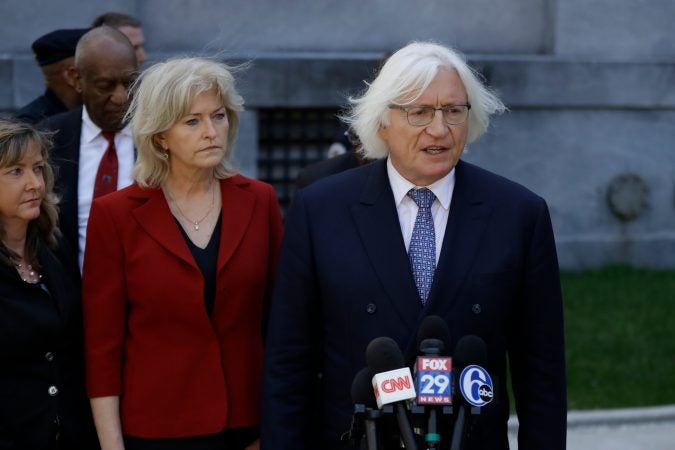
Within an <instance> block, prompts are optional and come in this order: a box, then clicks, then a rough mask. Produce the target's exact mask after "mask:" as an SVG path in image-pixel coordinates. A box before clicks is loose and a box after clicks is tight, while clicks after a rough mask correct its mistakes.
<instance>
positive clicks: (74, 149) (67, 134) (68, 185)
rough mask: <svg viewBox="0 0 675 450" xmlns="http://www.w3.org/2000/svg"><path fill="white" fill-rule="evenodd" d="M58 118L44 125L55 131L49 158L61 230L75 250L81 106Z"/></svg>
mask: <svg viewBox="0 0 675 450" xmlns="http://www.w3.org/2000/svg"><path fill="white" fill-rule="evenodd" d="M56 117H59V119H60V120H59V122H55V123H54V124H51V123H50V122H48V125H47V127H52V129H55V131H56V130H58V133H57V134H56V137H55V146H54V154H53V160H54V163H55V166H56V167H57V173H56V174H55V178H56V180H57V185H58V191H59V194H60V196H61V201H60V204H59V208H60V210H61V211H60V214H59V217H60V219H61V229H62V231H63V233H64V235H65V236H66V238H67V239H68V241H69V242H68V243H69V244H70V245H71V246H73V247H74V248H75V249H77V248H78V247H79V236H78V234H79V232H78V228H79V227H78V224H77V217H78V211H77V203H78V202H77V183H78V177H79V161H80V135H81V133H82V107H79V108H76V109H74V110H72V111H69V112H67V113H65V114H64V115H63V116H62V117H60V116H56Z"/></svg>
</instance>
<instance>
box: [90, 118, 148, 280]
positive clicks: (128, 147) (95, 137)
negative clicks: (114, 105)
mask: <svg viewBox="0 0 675 450" xmlns="http://www.w3.org/2000/svg"><path fill="white" fill-rule="evenodd" d="M107 148H108V141H107V140H106V139H105V138H104V137H103V136H102V135H101V129H100V128H99V127H98V126H97V125H96V124H94V122H92V120H91V118H90V117H89V114H88V113H87V108H86V107H83V108H82V133H81V134H80V159H79V168H78V175H77V225H78V236H79V244H80V253H79V255H78V258H79V262H80V269H82V261H83V258H84V246H85V243H86V240H87V222H88V221H89V209H91V202H92V200H93V196H94V181H95V180H96V173H97V172H98V166H99V164H100V163H101V158H103V154H104V153H105V151H106V149H107ZM115 149H116V150H117V164H118V172H117V189H122V188H124V187H126V186H129V185H130V184H131V183H132V182H133V181H134V180H133V178H132V174H131V172H132V169H133V167H134V159H135V158H134V140H133V137H132V136H131V128H130V127H129V125H127V126H125V127H124V128H123V129H122V130H120V131H118V132H117V133H116V134H115Z"/></svg>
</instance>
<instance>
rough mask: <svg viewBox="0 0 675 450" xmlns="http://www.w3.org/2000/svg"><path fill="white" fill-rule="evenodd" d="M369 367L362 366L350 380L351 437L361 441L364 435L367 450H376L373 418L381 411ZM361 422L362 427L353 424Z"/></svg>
mask: <svg viewBox="0 0 675 450" xmlns="http://www.w3.org/2000/svg"><path fill="white" fill-rule="evenodd" d="M371 378H372V377H371V375H370V369H368V368H367V367H364V368H363V369H361V370H360V371H358V372H357V373H356V375H355V376H354V381H353V382H352V401H353V402H354V421H355V422H354V423H353V424H352V432H351V433H350V434H352V438H354V437H355V436H353V435H354V434H356V435H357V436H356V438H357V439H358V440H359V441H361V439H362V437H363V436H364V435H365V438H366V448H367V449H368V450H378V446H377V426H376V424H375V420H376V419H377V418H379V417H380V415H381V411H380V410H379V409H377V405H376V402H375V394H374V392H373V384H372V381H371ZM360 423H362V424H363V427H356V426H355V424H360Z"/></svg>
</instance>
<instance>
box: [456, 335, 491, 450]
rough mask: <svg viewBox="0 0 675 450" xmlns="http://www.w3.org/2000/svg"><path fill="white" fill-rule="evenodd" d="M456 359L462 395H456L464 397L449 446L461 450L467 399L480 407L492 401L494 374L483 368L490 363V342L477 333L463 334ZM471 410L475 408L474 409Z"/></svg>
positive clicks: (458, 382) (458, 384)
mask: <svg viewBox="0 0 675 450" xmlns="http://www.w3.org/2000/svg"><path fill="white" fill-rule="evenodd" d="M454 361H455V367H456V368H457V369H458V370H459V369H461V374H460V376H459V379H458V381H457V388H458V389H459V391H460V392H461V393H462V396H461V398H460V396H459V395H456V396H455V398H456V399H457V400H463V401H462V402H461V404H460V405H459V411H458V413H457V420H456V421H455V427H454V429H453V432H452V442H451V443H450V450H461V448H462V444H463V439H464V434H465V432H466V414H467V411H466V409H467V408H468V406H467V403H468V404H469V405H472V406H474V407H476V408H480V407H482V406H485V405H487V404H488V403H490V402H491V401H492V399H493V398H494V394H493V384H492V378H490V374H489V373H488V372H487V370H485V369H484V368H483V366H487V362H488V356H487V346H486V345H485V341H483V339H481V338H479V337H478V336H474V335H468V336H464V337H462V338H461V339H460V340H459V342H457V347H456V348H455V358H454ZM455 392H456V391H455ZM478 411H480V410H478ZM472 413H476V412H475V411H473V410H472Z"/></svg>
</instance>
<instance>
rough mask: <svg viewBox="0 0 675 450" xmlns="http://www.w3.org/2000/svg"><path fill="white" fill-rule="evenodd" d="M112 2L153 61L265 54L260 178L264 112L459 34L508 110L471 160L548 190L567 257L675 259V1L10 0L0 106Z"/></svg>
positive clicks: (250, 141)
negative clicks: (392, 54) (398, 53)
mask: <svg viewBox="0 0 675 450" xmlns="http://www.w3.org/2000/svg"><path fill="white" fill-rule="evenodd" d="M106 10H120V11H126V12H129V13H131V14H134V15H136V16H137V17H139V18H140V19H141V20H142V21H143V23H144V30H145V33H146V38H147V41H148V46H147V49H148V51H149V55H150V57H151V58H153V59H161V58H163V57H166V56H170V55H174V54H203V55H209V56H217V57H220V58H222V59H226V60H235V61H241V60H248V61H251V63H252V65H251V67H250V68H249V69H248V70H247V71H246V72H244V73H242V74H241V75H240V88H241V91H242V93H243V95H244V97H245V99H246V101H247V106H248V111H247V113H245V115H244V117H243V120H242V130H241V137H240V140H239V143H238V148H239V151H238V158H239V160H240V163H241V165H242V167H243V169H244V172H246V173H248V174H251V175H255V173H256V143H257V115H256V109H257V108H262V107H325V106H339V105H343V104H344V99H345V96H346V94H347V93H354V92H356V91H358V90H360V89H362V88H363V86H364V84H363V80H364V79H369V78H370V77H371V75H372V73H373V70H374V67H375V65H376V63H377V61H378V60H379V59H380V58H381V57H382V56H383V55H384V54H385V52H387V51H389V50H391V49H395V48H398V47H400V46H402V45H404V44H405V43H407V42H409V41H411V40H415V39H417V40H423V39H432V40H435V41H438V42H442V43H446V44H451V45H453V46H455V47H457V48H459V49H461V50H462V51H464V52H465V53H467V55H468V57H469V59H470V61H471V63H472V64H473V65H474V66H475V67H476V68H477V69H478V70H480V71H481V72H482V73H483V74H484V75H485V77H486V79H487V80H488V82H489V83H490V84H491V85H492V86H493V87H494V88H496V89H497V90H498V91H499V93H500V95H501V97H502V98H503V99H504V101H505V102H506V104H507V105H508V106H509V109H510V111H509V112H508V113H506V114H505V115H503V116H501V117H499V118H496V119H495V120H494V122H493V124H492V128H491V130H490V132H489V133H488V135H486V136H485V137H484V138H483V139H482V140H480V141H478V142H477V143H475V144H473V145H472V146H471V148H470V149H469V151H468V152H467V154H466V156H465V158H466V159H467V160H469V161H472V162H476V163H477V164H479V165H481V166H484V167H486V168H488V169H490V170H493V171H495V172H497V173H500V174H502V175H504V176H507V177H509V178H511V179H513V180H515V181H518V182H520V183H522V184H524V185H525V186H527V187H529V188H531V189H533V190H534V191H535V192H537V193H539V194H540V195H542V196H543V197H544V198H546V200H547V201H548V203H549V206H550V209H551V213H552V218H553V223H554V228H555V232H556V240H557V244H558V251H559V257H560V262H561V265H562V266H563V267H565V268H584V267H595V266H599V265H602V264H606V263H611V262H627V263H631V264H634V265H639V266H652V267H671V268H672V267H675V31H673V30H675V28H674V27H673V26H672V21H673V18H675V2H673V1H672V0H595V1H593V2H589V1H587V0H557V1H555V0H510V1H508V2H507V1H500V0H473V1H471V2H466V1H458V0H414V1H400V0H366V1H363V0H360V1H358V0H345V1H332V0H330V1H316V0H314V1H312V0H294V1H293V2H272V1H268V0H247V1H241V0H240V1H226V2H223V1H221V0H192V1H185V0H136V1H131V0H128V1H106V2H103V1H91V2H78V1H75V0H69V1H67V0H53V1H48V0H38V1H31V2H22V1H19V0H5V1H4V2H3V3H2V4H0V15H1V16H2V17H3V18H4V19H5V20H4V26H3V28H2V29H0V111H5V112H10V111H12V110H14V109H15V108H17V107H19V106H21V105H23V104H24V103H26V102H28V101H29V100H31V99H32V98H33V97H34V96H35V95H37V94H38V93H39V92H40V91H41V87H40V86H41V79H40V74H39V71H38V69H37V67H36V66H35V63H34V62H33V59H32V55H31V53H30V43H31V42H32V41H33V40H34V39H35V38H36V37H37V36H39V35H41V34H44V33H45V32H48V31H51V30H52V29H55V28H63V27H80V26H83V25H85V24H87V23H88V22H89V21H90V20H91V18H92V17H94V16H95V15H96V14H98V13H100V12H103V11H106ZM244 150H245V151H244ZM610 198H611V199H612V201H611V205H612V207H613V208H614V210H615V212H616V213H613V212H612V209H611V207H610V201H609V199H610ZM617 214H618V216H617ZM621 217H622V218H621Z"/></svg>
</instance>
